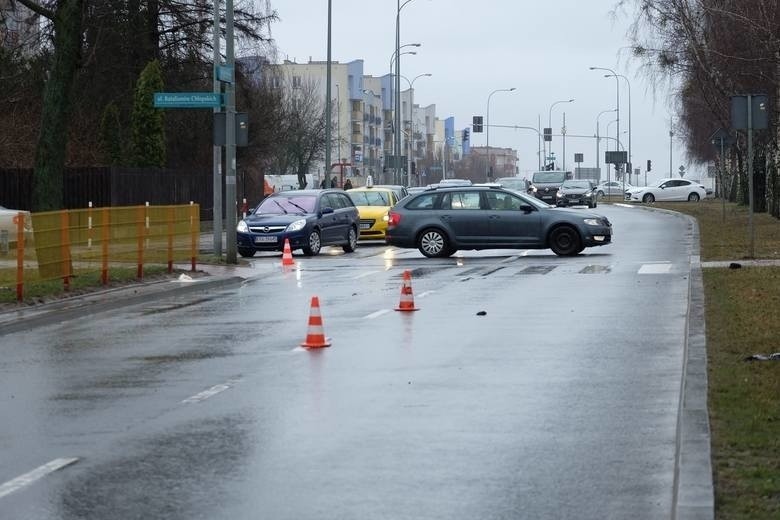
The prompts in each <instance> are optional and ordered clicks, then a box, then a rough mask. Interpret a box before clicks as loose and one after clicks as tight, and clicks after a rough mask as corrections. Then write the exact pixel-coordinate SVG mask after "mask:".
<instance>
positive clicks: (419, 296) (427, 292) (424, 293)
mask: <svg viewBox="0 0 780 520" xmlns="http://www.w3.org/2000/svg"><path fill="white" fill-rule="evenodd" d="M435 292H436V291H425V292H423V293H420V294H419V295H418V296H417V297H418V298H425V297H426V296H429V295H431V294H433V293H435Z"/></svg>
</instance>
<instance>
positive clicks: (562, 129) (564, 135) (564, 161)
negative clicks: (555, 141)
mask: <svg viewBox="0 0 780 520" xmlns="http://www.w3.org/2000/svg"><path fill="white" fill-rule="evenodd" d="M561 133H562V134H563V137H562V138H561V139H562V140H563V171H566V112H564V113H563V128H561Z"/></svg>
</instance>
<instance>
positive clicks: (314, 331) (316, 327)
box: [301, 296, 330, 348]
mask: <svg viewBox="0 0 780 520" xmlns="http://www.w3.org/2000/svg"><path fill="white" fill-rule="evenodd" d="M301 346H302V347H307V348H320V347H329V346H330V342H329V341H328V340H327V339H326V338H325V331H324V330H323V328H322V315H321V314H320V299H319V298H317V297H316V296H312V297H311V312H310V313H309V328H308V330H307V332H306V341H304V342H303V343H301Z"/></svg>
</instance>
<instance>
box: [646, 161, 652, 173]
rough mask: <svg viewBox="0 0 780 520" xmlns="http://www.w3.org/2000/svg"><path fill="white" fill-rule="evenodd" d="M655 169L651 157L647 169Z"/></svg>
mask: <svg viewBox="0 0 780 520" xmlns="http://www.w3.org/2000/svg"><path fill="white" fill-rule="evenodd" d="M652 169H653V163H652V162H651V161H650V159H648V160H647V171H650V170H652Z"/></svg>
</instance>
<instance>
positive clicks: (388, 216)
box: [382, 213, 390, 222]
mask: <svg viewBox="0 0 780 520" xmlns="http://www.w3.org/2000/svg"><path fill="white" fill-rule="evenodd" d="M382 220H383V221H385V222H390V214H389V213H385V214H384V215H382Z"/></svg>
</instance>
